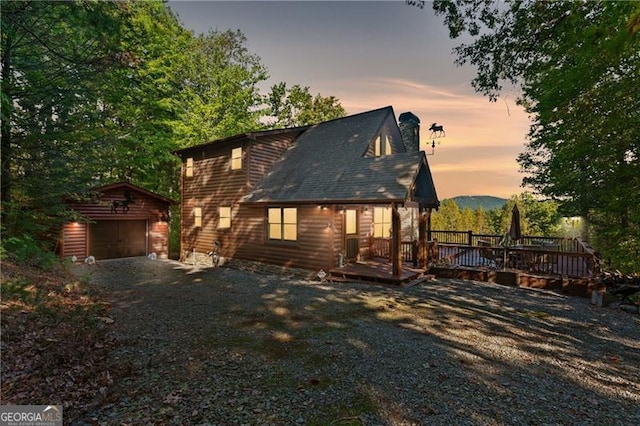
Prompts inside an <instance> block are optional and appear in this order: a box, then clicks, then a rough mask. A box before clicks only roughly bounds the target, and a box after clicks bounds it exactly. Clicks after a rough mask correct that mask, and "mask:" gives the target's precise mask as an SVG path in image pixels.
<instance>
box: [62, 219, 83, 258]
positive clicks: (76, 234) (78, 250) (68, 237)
mask: <svg viewBox="0 0 640 426" xmlns="http://www.w3.org/2000/svg"><path fill="white" fill-rule="evenodd" d="M87 236H88V235H87V224H86V223H79V222H70V223H65V224H64V225H63V226H62V250H61V253H63V256H65V257H71V256H76V257H77V258H78V259H84V258H85V257H86V256H87V247H88V244H87Z"/></svg>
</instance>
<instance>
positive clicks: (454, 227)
mask: <svg viewBox="0 0 640 426" xmlns="http://www.w3.org/2000/svg"><path fill="white" fill-rule="evenodd" d="M460 217H461V214H460V208H459V207H458V204H457V203H456V202H455V200H453V199H450V198H447V199H446V200H442V203H441V204H440V208H439V209H438V210H437V211H434V212H433V213H432V215H431V227H432V228H433V229H436V230H446V231H468V229H460V227H459V224H460Z"/></svg>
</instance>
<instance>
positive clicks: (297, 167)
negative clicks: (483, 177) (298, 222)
mask: <svg viewBox="0 0 640 426" xmlns="http://www.w3.org/2000/svg"><path fill="white" fill-rule="evenodd" d="M389 114H391V115H392V116H393V109H392V108H391V107H385V108H381V109H377V110H373V111H369V112H366V113H362V114H357V115H352V116H349V117H344V118H340V119H336V120H332V121H327V122H324V123H320V124H317V125H314V126H311V127H310V128H309V129H308V130H306V131H305V132H304V133H303V134H302V135H301V136H300V137H299V138H298V139H297V140H296V142H295V143H294V145H293V146H292V147H291V148H290V149H289V150H288V151H287V152H286V153H285V154H284V155H283V157H282V159H281V160H280V161H279V162H277V163H276V164H275V165H274V167H273V169H272V170H271V172H269V173H268V174H267V175H266V176H265V177H264V178H263V179H262V180H261V181H260V182H258V184H257V185H256V186H255V187H254V188H253V190H252V191H251V192H250V193H249V194H248V195H247V196H245V197H244V199H243V200H242V201H243V202H251V203H316V202H317V203H323V202H324V203H356V202H364V201H367V202H403V201H405V200H407V199H408V195H409V191H410V189H411V186H412V183H413V182H414V181H415V180H416V178H417V177H418V174H419V173H418V171H419V170H421V165H423V164H424V165H425V166H426V160H424V154H423V153H422V152H414V153H399V154H394V155H388V156H383V157H363V155H364V154H365V152H366V151H367V148H368V146H369V143H370V142H371V141H372V140H373V138H374V137H376V136H377V134H378V132H379V131H380V129H381V127H382V125H383V124H384V122H385V119H386V118H387V117H388V116H389ZM423 168H424V167H423ZM426 169H427V172H428V166H426ZM424 174H425V172H424V171H423V172H422V173H420V175H421V176H422V175H424ZM427 175H428V178H429V179H428V180H430V178H431V174H430V173H427ZM421 180H424V179H421ZM428 183H429V185H430V187H431V188H432V189H433V182H431V181H430V182H428ZM433 198H434V199H435V200H436V202H437V198H436V197H435V189H434V190H433Z"/></svg>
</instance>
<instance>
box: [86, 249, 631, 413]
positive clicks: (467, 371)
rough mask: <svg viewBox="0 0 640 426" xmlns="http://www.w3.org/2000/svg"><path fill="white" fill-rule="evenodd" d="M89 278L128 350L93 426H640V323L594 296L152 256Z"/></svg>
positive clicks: (117, 360) (120, 351)
mask: <svg viewBox="0 0 640 426" xmlns="http://www.w3.org/2000/svg"><path fill="white" fill-rule="evenodd" d="M79 273H81V274H84V275H88V276H89V277H90V279H91V282H93V283H95V284H96V285H98V286H100V287H102V288H104V289H106V290H107V291H108V294H109V295H110V298H111V303H112V307H113V310H112V318H113V319H114V322H113V323H112V324H110V325H109V327H111V328H112V330H113V333H114V336H115V338H116V339H117V345H116V349H115V351H114V353H113V368H114V371H113V373H112V374H113V377H114V383H113V386H112V387H111V388H110V389H109V390H105V394H104V396H103V397H102V402H101V403H100V408H99V409H98V410H97V411H95V412H93V413H88V414H87V415H86V417H85V420H86V421H87V422H89V423H94V424H95V423H99V424H136V425H137V424H194V425H196V424H218V425H235V424H248V425H296V424H305V425H465V424H466V425H494V424H495V425H499V424H509V425H523V424H531V425H538V424H563V425H573V424H580V425H582V424H599V425H637V424H640V318H639V316H638V315H633V314H628V313H625V312H622V311H619V310H616V309H612V308H596V307H594V306H592V305H590V304H589V303H588V300H586V299H580V298H570V297H564V296H559V295H556V294H553V293H548V292H540V291H532V290H525V289H517V288H511V287H504V286H500V285H494V284H490V283H479V282H471V281H460V280H445V279H440V280H435V281H428V282H425V283H423V284H420V285H418V286H415V287H412V288H410V289H407V290H403V289H400V288H391V287H384V286H379V285H366V284H355V283H354V284H344V283H319V282H311V281H305V280H300V279H295V278H292V277H285V276H278V275H265V274H257V273H250V272H244V271H240V270H237V269H231V268H226V267H224V268H217V269H202V270H199V269H194V268H192V267H190V266H186V265H182V264H179V263H177V262H172V261H152V260H149V259H146V258H135V259H127V260H117V261H104V262H100V263H99V264H98V265H95V266H82V267H81V270H79ZM105 374H110V373H109V372H106V373H105Z"/></svg>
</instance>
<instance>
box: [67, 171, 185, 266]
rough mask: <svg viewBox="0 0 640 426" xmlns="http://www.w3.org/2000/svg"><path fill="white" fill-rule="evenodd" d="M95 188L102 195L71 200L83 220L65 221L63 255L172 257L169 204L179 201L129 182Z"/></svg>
mask: <svg viewBox="0 0 640 426" xmlns="http://www.w3.org/2000/svg"><path fill="white" fill-rule="evenodd" d="M94 191H95V192H96V193H97V194H99V195H98V197H97V199H95V200H93V201H89V202H69V203H68V204H69V207H70V208H71V209H72V210H74V211H75V212H76V213H78V214H79V215H80V216H81V217H82V218H83V220H81V221H77V222H69V223H65V224H64V225H63V227H62V232H61V238H60V240H61V244H60V254H61V256H62V257H72V256H76V258H77V259H78V260H80V261H82V260H84V259H85V258H86V257H87V256H94V257H95V258H96V259H113V258H122V257H133V256H145V255H147V254H149V253H156V255H157V256H158V257H159V258H167V257H168V254H169V207H170V206H171V205H172V204H176V202H175V201H173V200H170V199H168V198H165V197H163V196H161V195H158V194H154V193H153V192H150V191H147V190H145V189H143V188H140V187H138V186H135V185H132V184H130V183H126V182H121V183H115V184H111V185H105V186H102V187H100V188H97V189H95V190H94Z"/></svg>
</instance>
